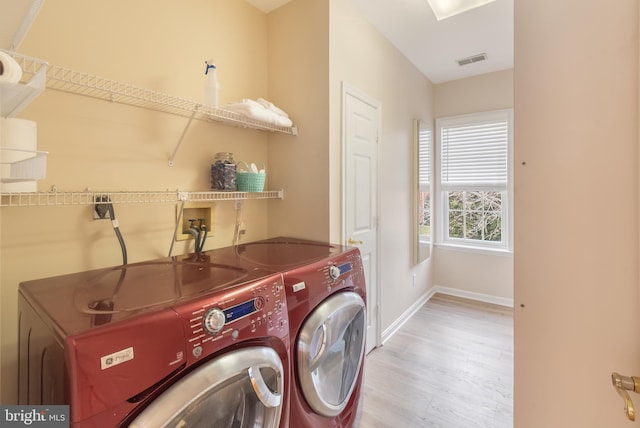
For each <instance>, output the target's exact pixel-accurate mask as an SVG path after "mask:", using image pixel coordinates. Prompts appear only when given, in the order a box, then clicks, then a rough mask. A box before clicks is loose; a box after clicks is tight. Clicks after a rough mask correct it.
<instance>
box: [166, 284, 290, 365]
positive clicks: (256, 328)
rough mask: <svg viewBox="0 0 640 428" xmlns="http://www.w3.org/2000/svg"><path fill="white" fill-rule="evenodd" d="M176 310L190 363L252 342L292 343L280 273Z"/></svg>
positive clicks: (206, 296) (206, 297)
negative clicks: (275, 340)
mask: <svg viewBox="0 0 640 428" xmlns="http://www.w3.org/2000/svg"><path fill="white" fill-rule="evenodd" d="M174 309H175V310H176V312H178V314H179V315H180V317H181V318H182V321H183V325H184V329H185V333H186V337H187V346H186V349H187V356H186V357H187V359H188V360H189V361H196V360H199V359H201V358H203V357H206V356H208V355H211V354H214V353H216V352H218V351H220V350H222V349H224V348H226V347H228V346H231V345H233V344H235V343H238V342H241V341H244V340H249V339H262V338H272V337H277V338H280V339H281V340H282V341H283V342H284V343H288V341H289V339H288V338H289V317H288V311H287V298H286V295H285V289H284V283H283V281H282V276H281V275H279V274H277V275H271V276H268V277H265V278H262V279H259V280H256V281H253V282H249V283H246V284H241V285H237V286H232V287H229V288H227V289H225V290H216V291H212V292H211V293H210V294H203V295H202V296H201V297H200V298H198V299H194V300H192V301H190V302H188V303H185V304H184V305H181V306H180V307H176V308H174Z"/></svg>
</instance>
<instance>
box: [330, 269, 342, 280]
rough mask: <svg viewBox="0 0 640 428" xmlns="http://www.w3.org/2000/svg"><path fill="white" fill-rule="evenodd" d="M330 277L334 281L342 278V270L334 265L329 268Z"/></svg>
mask: <svg viewBox="0 0 640 428" xmlns="http://www.w3.org/2000/svg"><path fill="white" fill-rule="evenodd" d="M329 276H330V277H331V279H333V280H334V281H335V280H336V279H338V278H339V277H340V268H339V267H338V266H336V265H332V266H330V267H329Z"/></svg>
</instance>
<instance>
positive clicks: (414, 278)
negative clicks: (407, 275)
mask: <svg viewBox="0 0 640 428" xmlns="http://www.w3.org/2000/svg"><path fill="white" fill-rule="evenodd" d="M413 286H414V287H415V286H416V274H415V273H414V274H413Z"/></svg>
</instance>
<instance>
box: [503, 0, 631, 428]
mask: <svg viewBox="0 0 640 428" xmlns="http://www.w3.org/2000/svg"><path fill="white" fill-rule="evenodd" d="M515 54H516V55H515V70H516V73H515V79H514V87H515V147H516V149H515V164H516V169H515V185H516V189H515V197H516V200H515V210H516V213H515V215H516V224H515V227H516V230H515V238H516V239H515V308H516V310H515V391H514V397H515V424H514V426H516V427H518V428H529V427H531V428H538V427H593V428H599V427H628V426H630V425H632V423H631V422H629V421H628V420H627V419H626V417H625V416H624V413H623V401H622V398H620V397H619V396H618V394H616V392H615V390H614V389H613V387H612V386H611V378H610V375H611V372H612V371H620V372H621V373H624V374H628V375H638V373H640V341H639V340H638V337H639V328H640V318H639V316H638V314H640V299H639V287H638V2H637V1H636V0H619V1H616V2H611V1H608V0H593V1H589V2H584V1H582V0H567V1H564V2H561V3H559V2H557V1H554V0H539V1H536V2H531V1H526V0H516V1H515ZM638 397H639V396H638V395H636V394H632V399H633V400H634V401H635V404H636V406H638V405H640V399H639V398H638ZM636 411H637V410H636Z"/></svg>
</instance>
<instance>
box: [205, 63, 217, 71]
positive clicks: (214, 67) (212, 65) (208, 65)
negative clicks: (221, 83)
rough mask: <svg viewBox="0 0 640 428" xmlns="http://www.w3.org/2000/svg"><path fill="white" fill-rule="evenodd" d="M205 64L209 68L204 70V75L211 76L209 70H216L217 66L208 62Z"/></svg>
mask: <svg viewBox="0 0 640 428" xmlns="http://www.w3.org/2000/svg"><path fill="white" fill-rule="evenodd" d="M204 63H205V64H207V68H206V69H205V70H204V74H209V69H210V68H213V69H214V70H215V69H216V65H215V64H209V62H208V61H205V62H204Z"/></svg>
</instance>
